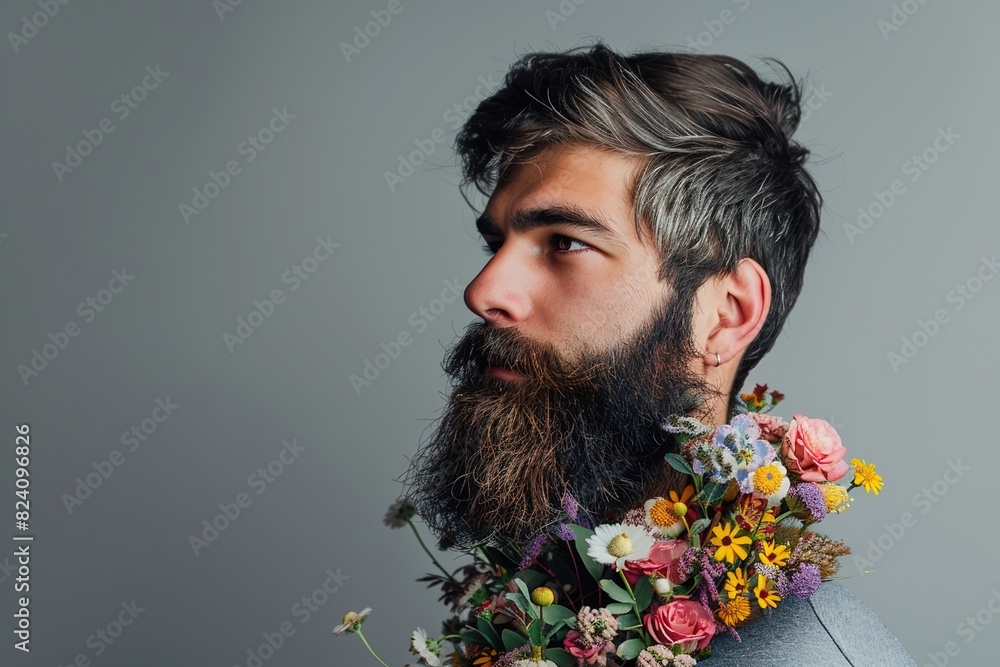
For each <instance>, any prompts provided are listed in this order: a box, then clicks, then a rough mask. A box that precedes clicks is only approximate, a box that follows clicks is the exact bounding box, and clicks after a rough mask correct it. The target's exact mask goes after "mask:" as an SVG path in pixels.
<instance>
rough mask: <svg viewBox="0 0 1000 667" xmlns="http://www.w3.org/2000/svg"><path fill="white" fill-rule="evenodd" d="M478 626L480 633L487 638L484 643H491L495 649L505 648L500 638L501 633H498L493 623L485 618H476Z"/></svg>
mask: <svg viewBox="0 0 1000 667" xmlns="http://www.w3.org/2000/svg"><path fill="white" fill-rule="evenodd" d="M476 627H477V628H478V629H479V633H480V634H481V635H482V636H483V637H484V638H485V639H486V641H485V642H481V643H484V644H489V645H490V646H492V647H493V648H495V649H500V648H503V642H502V641H501V640H500V635H498V634H497V629H496V628H495V627H493V624H492V623H490V622H489V621H487V620H486V619H485V618H477V619H476Z"/></svg>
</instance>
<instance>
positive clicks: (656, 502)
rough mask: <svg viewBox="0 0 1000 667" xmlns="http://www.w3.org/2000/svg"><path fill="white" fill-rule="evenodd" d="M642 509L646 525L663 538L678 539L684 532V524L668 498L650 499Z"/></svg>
mask: <svg viewBox="0 0 1000 667" xmlns="http://www.w3.org/2000/svg"><path fill="white" fill-rule="evenodd" d="M642 509H643V512H644V513H645V515H644V520H645V523H646V525H647V526H649V528H650V529H652V530H654V531H656V532H657V533H658V534H659V535H660V536H661V537H668V538H670V537H677V536H678V535H680V534H681V533H683V532H684V522H683V521H682V520H681V519H680V517H678V516H677V513H676V512H674V503H673V501H671V500H669V499H668V498H661V497H656V498H650V499H649V500H647V501H646V502H645V503H644V504H643V506H642Z"/></svg>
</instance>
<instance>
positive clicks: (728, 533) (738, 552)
mask: <svg viewBox="0 0 1000 667" xmlns="http://www.w3.org/2000/svg"><path fill="white" fill-rule="evenodd" d="M739 531H740V529H739V528H738V527H737V526H734V525H733V524H732V523H729V522H728V521H727V522H726V524H725V525H724V526H716V527H715V528H713V529H712V535H713V537H712V538H711V539H710V540H709V542H711V543H712V544H714V545H715V546H717V547H718V549H716V550H715V556H714V558H715V560H723V559H725V561H726V562H727V563H729V564H732V563H734V562H735V561H736V559H737V558H740V559H741V560H742V559H744V558H746V557H747V550H746V549H745V548H744V547H746V546H748V545H749V544H750V542H751V541H752V540H751V539H750V537H749V536H748V535H742V536H737V533H739Z"/></svg>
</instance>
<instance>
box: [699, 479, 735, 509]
mask: <svg viewBox="0 0 1000 667" xmlns="http://www.w3.org/2000/svg"><path fill="white" fill-rule="evenodd" d="M728 488H729V482H725V483H722V484H720V483H719V482H709V483H708V484H706V485H705V488H704V489H702V493H703V494H705V504H707V505H710V504H712V503H716V502H719V501H720V500H722V496H724V495H726V489H728Z"/></svg>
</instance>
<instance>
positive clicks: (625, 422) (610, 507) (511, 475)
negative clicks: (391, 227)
mask: <svg viewBox="0 0 1000 667" xmlns="http://www.w3.org/2000/svg"><path fill="white" fill-rule="evenodd" d="M673 302H674V303H671V304H669V305H668V304H662V305H661V306H660V307H658V308H656V309H655V312H654V313H652V316H651V317H650V318H649V320H648V321H647V322H646V323H645V324H644V325H643V326H642V327H640V330H639V331H638V332H636V333H635V334H634V335H633V336H631V337H630V338H629V339H628V340H624V341H620V342H619V343H618V344H616V345H615V346H614V347H613V348H612V349H609V350H603V351H599V352H587V353H585V354H584V355H582V358H581V359H579V360H578V361H574V362H568V361H566V360H565V359H564V357H563V356H562V355H560V354H559V351H558V350H557V349H556V347H555V346H552V345H547V344H542V343H539V342H535V341H531V340H528V339H526V338H525V337H524V336H522V335H521V334H520V332H518V331H517V330H516V329H515V328H514V327H503V328H499V327H496V326H493V325H488V324H486V323H485V322H482V321H477V322H474V323H472V324H471V325H469V327H468V329H467V330H466V332H465V334H464V335H463V336H462V338H461V339H460V340H459V341H458V343H457V344H455V345H454V346H453V347H452V349H450V350H449V351H448V352H447V353H446V356H445V360H444V363H443V368H444V371H445V373H446V374H447V375H448V377H449V378H450V379H451V381H452V384H453V385H454V389H453V392H452V394H451V396H450V398H449V400H448V402H447V404H446V406H445V409H444V411H443V413H442V416H441V418H440V424H439V427H438V428H437V429H436V430H435V432H434V434H433V436H432V437H431V438H430V440H429V441H428V443H427V444H426V446H424V447H423V448H421V450H420V451H418V454H417V456H416V457H415V458H414V459H413V461H412V462H411V465H410V470H409V473H410V481H409V482H408V484H409V486H410V488H409V491H408V496H409V497H410V500H411V501H412V502H413V503H414V506H415V508H416V510H417V513H418V514H419V515H420V516H421V517H422V518H423V519H424V521H425V522H426V523H427V525H428V527H429V528H430V529H431V530H432V531H433V532H434V533H435V534H436V535H437V537H438V539H439V546H441V547H442V548H446V547H459V548H464V549H471V548H473V547H475V546H476V545H481V544H488V543H493V542H498V541H506V542H514V543H517V544H521V545H523V544H526V543H527V542H528V541H530V540H531V539H532V538H534V537H536V536H538V535H541V534H545V533H548V534H555V532H554V529H556V528H557V527H558V526H559V525H560V524H562V523H564V522H568V521H573V522H575V523H581V524H584V525H586V524H587V523H590V524H591V525H593V524H594V523H595V522H594V519H597V520H598V521H597V522H600V520H601V519H604V518H606V517H609V516H611V515H614V514H617V513H621V512H624V511H626V510H628V509H630V508H632V507H635V506H637V505H638V504H640V503H641V502H643V501H645V500H646V499H647V498H648V497H649V495H647V494H650V493H651V491H652V490H654V489H657V488H660V486H659V485H662V483H663V481H664V479H665V477H666V476H669V471H670V469H669V468H668V467H667V465H666V464H665V463H664V460H663V457H664V454H666V453H668V452H676V451H678V446H677V441H676V439H675V437H674V436H673V435H672V434H670V433H668V432H666V431H664V430H663V429H662V427H661V423H662V421H663V420H664V419H665V418H666V417H667V416H669V415H672V414H682V415H688V416H695V415H694V414H692V412H693V411H695V410H698V409H699V407H701V408H702V409H704V406H705V405H707V401H706V398H707V397H708V396H715V397H717V398H718V397H721V396H722V395H721V393H720V392H719V391H718V390H716V389H714V388H712V387H709V386H708V385H707V384H706V383H705V381H704V379H703V378H702V377H701V376H700V375H698V374H697V373H695V372H694V371H693V370H692V369H691V366H692V362H693V361H694V360H695V359H700V358H701V356H702V355H701V353H699V352H698V351H697V349H696V348H695V346H694V344H693V335H692V330H691V323H692V308H693V303H694V299H693V298H678V297H676V296H675V298H674V299H673ZM487 365H490V366H504V367H507V368H512V369H514V370H516V371H518V372H520V373H521V374H522V375H523V377H521V378H518V379H516V380H508V379H504V378H498V377H495V376H489V375H483V373H482V370H483V368H484V367H485V366H487ZM707 413H708V410H704V413H700V414H702V415H704V414H707ZM566 494H569V496H571V497H572V499H573V500H575V502H576V504H577V505H578V507H579V513H580V515H581V518H576V517H573V516H568V515H567V511H566V509H564V498H565V496H566ZM582 517H586V518H582Z"/></svg>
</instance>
